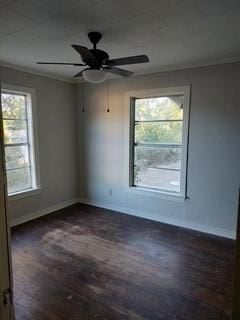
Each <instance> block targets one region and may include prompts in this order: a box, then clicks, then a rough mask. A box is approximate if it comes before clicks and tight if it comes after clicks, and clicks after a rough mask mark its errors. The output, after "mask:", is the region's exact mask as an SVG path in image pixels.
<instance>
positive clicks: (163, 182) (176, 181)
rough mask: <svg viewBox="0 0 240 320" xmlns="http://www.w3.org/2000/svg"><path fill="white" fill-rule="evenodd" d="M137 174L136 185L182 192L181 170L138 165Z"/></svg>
mask: <svg viewBox="0 0 240 320" xmlns="http://www.w3.org/2000/svg"><path fill="white" fill-rule="evenodd" d="M135 174H136V176H135V185H136V186H139V187H140V186H142V187H148V188H154V189H160V190H163V191H167V192H168V191H169V192H176V193H179V192H180V171H170V170H162V169H155V168H148V167H145V168H143V167H137V169H136V170H135Z"/></svg>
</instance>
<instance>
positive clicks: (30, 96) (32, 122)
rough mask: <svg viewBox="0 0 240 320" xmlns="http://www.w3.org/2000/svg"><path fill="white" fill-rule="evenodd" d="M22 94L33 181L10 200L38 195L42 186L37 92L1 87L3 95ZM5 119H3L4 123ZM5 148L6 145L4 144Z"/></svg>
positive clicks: (7, 86)
mask: <svg viewBox="0 0 240 320" xmlns="http://www.w3.org/2000/svg"><path fill="white" fill-rule="evenodd" d="M2 93H9V94H11V93H12V94H20V95H25V97H26V109H27V134H28V137H27V138H28V143H29V145H30V150H29V151H30V152H29V158H30V163H31V179H32V187H31V188H29V189H24V190H21V191H17V192H13V193H9V194H8V199H9V200H15V199H20V198H25V197H29V196H33V195H35V194H38V193H39V192H40V189H41V184H40V170H39V153H38V137H37V117H36V92H35V90H34V89H33V88H27V87H22V86H16V85H12V84H7V83H3V84H2V87H1V94H2ZM3 119H4V117H2V121H3ZM4 148H5V143H4Z"/></svg>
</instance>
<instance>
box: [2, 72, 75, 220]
mask: <svg viewBox="0 0 240 320" xmlns="http://www.w3.org/2000/svg"><path fill="white" fill-rule="evenodd" d="M1 81H2V82H3V83H8V84H12V85H19V86H24V87H29V88H34V89H35V90H36V109H37V126H38V145H39V158H40V179H41V186H42V188H41V190H40V192H39V194H37V195H34V196H31V197H27V198H23V199H17V200H11V201H9V205H8V207H9V214H10V221H11V223H12V224H15V223H17V222H21V221H23V220H25V218H29V217H31V216H32V215H33V216H34V215H35V214H36V213H37V215H39V214H41V212H45V210H46V209H49V208H52V209H54V208H58V207H59V205H60V204H68V203H71V202H72V200H73V199H76V198H77V195H78V187H77V174H76V171H77V162H76V155H77V153H76V107H75V102H76V101H75V92H74V85H73V84H71V83H67V82H63V81H58V80H53V79H50V78H47V77H41V76H36V75H32V74H29V73H23V72H20V71H16V70H12V69H7V68H1Z"/></svg>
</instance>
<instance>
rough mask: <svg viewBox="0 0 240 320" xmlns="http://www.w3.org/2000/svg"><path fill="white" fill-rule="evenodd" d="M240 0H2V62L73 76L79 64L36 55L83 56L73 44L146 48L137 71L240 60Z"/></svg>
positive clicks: (114, 50) (112, 50) (117, 52)
mask: <svg viewBox="0 0 240 320" xmlns="http://www.w3.org/2000/svg"><path fill="white" fill-rule="evenodd" d="M239 30H240V1H239V0H41V1H39V0H0V61H1V62H3V63H5V64H13V65H15V66H19V67H22V68H26V70H33V71H35V72H42V73H45V74H46V73H48V74H50V75H54V76H62V77H69V78H70V77H71V76H72V75H73V74H75V73H76V72H77V71H78V70H80V68H78V67H71V66H70V67H69V66H64V67H63V66H43V65H36V63H35V62H36V61H39V60H40V61H41V60H42V61H44V60H48V61H56V62H80V56H78V54H77V53H76V52H75V51H74V50H73V49H72V48H71V47H70V45H71V44H82V45H85V46H90V44H89V42H88V39H87V33H88V32H89V31H100V32H102V33H103V39H102V41H101V43H100V45H99V48H101V49H104V50H106V51H107V52H108V53H109V54H110V57H111V58H118V57H122V56H127V55H138V54H147V55H148V56H149V58H150V63H148V64H142V65H133V66H127V67H126V69H129V70H132V71H135V72H136V74H143V73H152V72H157V71H161V70H167V69H175V68H176V69H177V68H182V67H187V66H197V65H204V64H211V63H217V62H225V61H236V60H240V58H239V57H240V32H239Z"/></svg>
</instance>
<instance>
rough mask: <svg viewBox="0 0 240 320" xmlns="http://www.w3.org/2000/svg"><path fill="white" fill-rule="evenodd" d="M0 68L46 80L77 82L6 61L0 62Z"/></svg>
mask: <svg viewBox="0 0 240 320" xmlns="http://www.w3.org/2000/svg"><path fill="white" fill-rule="evenodd" d="M0 67H3V68H8V69H12V70H16V71H21V72H25V73H30V74H33V75H36V76H41V77H46V78H50V79H53V80H59V81H64V82H69V83H75V81H74V80H72V79H71V78H69V77H64V76H58V75H52V74H49V73H46V72H41V71H36V70H34V69H31V68H28V67H22V66H18V65H15V64H12V63H8V62H4V61H0Z"/></svg>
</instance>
